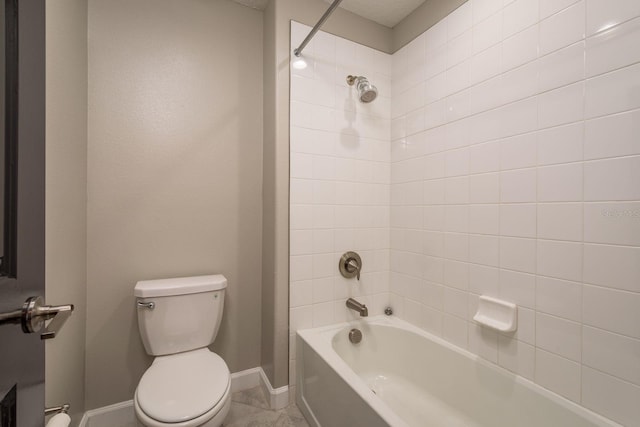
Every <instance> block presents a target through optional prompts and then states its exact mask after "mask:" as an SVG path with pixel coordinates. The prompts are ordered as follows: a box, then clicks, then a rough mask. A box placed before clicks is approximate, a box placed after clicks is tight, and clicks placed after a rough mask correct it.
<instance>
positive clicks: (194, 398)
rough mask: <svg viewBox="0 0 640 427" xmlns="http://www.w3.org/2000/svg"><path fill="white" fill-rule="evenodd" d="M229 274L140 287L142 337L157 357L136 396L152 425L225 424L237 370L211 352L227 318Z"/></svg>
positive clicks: (190, 426)
mask: <svg viewBox="0 0 640 427" xmlns="http://www.w3.org/2000/svg"><path fill="white" fill-rule="evenodd" d="M226 284H227V281H226V279H225V278H224V276H221V275H211V276H198V277H188V278H178V279H163V280H147V281H143V282H138V283H137V284H136V287H135V292H134V293H135V296H136V297H137V298H136V307H137V310H138V326H139V329H140V335H141V338H142V341H143V343H144V346H145V350H146V351H147V353H148V354H150V355H153V356H156V358H155V359H154V360H153V363H152V364H151V366H150V367H149V368H148V369H147V371H146V372H145V373H144V374H143V375H142V378H141V379H140V382H139V383H138V387H137V388H136V392H135V397H134V408H135V413H136V416H137V418H138V420H139V421H140V422H141V423H142V424H143V425H144V426H147V427H165V426H172V427H219V426H220V425H222V422H223V421H224V418H225V417H226V416H227V414H228V412H229V408H230V406H231V374H230V373H229V368H228V367H227V364H226V363H225V362H224V360H223V359H222V358H221V357H220V356H218V355H217V354H215V353H213V352H212V351H210V350H209V349H208V348H207V346H208V345H209V344H211V343H212V342H213V341H214V339H215V337H216V334H217V332H218V328H219V326H220V321H221V319H222V308H223V303H224V290H225V288H226Z"/></svg>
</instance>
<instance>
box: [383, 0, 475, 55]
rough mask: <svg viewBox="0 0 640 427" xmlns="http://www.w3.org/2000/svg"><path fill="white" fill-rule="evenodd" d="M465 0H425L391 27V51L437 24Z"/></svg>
mask: <svg viewBox="0 0 640 427" xmlns="http://www.w3.org/2000/svg"><path fill="white" fill-rule="evenodd" d="M466 1H467V0H427V1H425V2H424V3H422V5H420V6H419V7H418V8H417V9H416V10H414V11H413V12H411V14H410V15H409V16H407V17H406V18H404V19H403V20H402V21H400V22H399V23H398V24H396V26H395V27H393V43H392V52H396V51H397V50H399V49H400V48H401V47H403V46H404V45H406V44H408V43H409V42H410V41H411V40H413V39H415V38H416V37H418V36H419V35H420V34H422V33H424V32H425V31H426V30H428V29H429V28H431V27H432V26H433V25H435V24H437V23H438V22H439V21H440V20H442V19H443V18H444V17H445V16H447V15H448V14H450V13H451V12H453V11H454V10H456V9H457V8H458V7H459V6H460V5H462V4H464V3H466Z"/></svg>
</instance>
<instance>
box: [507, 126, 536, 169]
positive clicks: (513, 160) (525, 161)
mask: <svg viewBox="0 0 640 427" xmlns="http://www.w3.org/2000/svg"><path fill="white" fill-rule="evenodd" d="M536 145H537V138H536V134H535V133H528V134H525V135H518V136H514V137H511V138H506V139H503V140H502V141H501V143H500V169H501V170H508V169H522V168H529V167H533V166H535V165H536V152H537V147H536Z"/></svg>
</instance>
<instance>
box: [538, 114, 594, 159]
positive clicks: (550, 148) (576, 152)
mask: <svg viewBox="0 0 640 427" xmlns="http://www.w3.org/2000/svg"><path fill="white" fill-rule="evenodd" d="M537 136H538V154H537V158H538V165H542V166H544V165H553V164H559V163H570V162H576V161H580V160H582V157H583V154H582V153H583V142H582V141H583V138H584V125H583V124H582V123H574V124H570V125H565V126H558V127H554V128H550V129H545V130H542V131H539V132H538V134H537ZM585 151H586V148H585Z"/></svg>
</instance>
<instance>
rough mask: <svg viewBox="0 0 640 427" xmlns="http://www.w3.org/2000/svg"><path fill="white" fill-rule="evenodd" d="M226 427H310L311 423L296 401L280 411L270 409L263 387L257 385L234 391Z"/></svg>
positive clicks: (225, 423)
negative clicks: (303, 414)
mask: <svg viewBox="0 0 640 427" xmlns="http://www.w3.org/2000/svg"><path fill="white" fill-rule="evenodd" d="M224 427H309V424H307V422H306V420H305V419H304V417H303V416H302V414H301V413H300V410H298V407H297V406H296V405H295V404H294V403H292V404H291V405H289V406H288V407H286V408H284V409H280V410H279V411H272V410H271V409H269V404H268V403H267V399H266V397H265V395H264V393H263V392H262V388H260V387H256V388H252V389H249V390H244V391H239V392H237V393H233V395H232V396H231V410H230V411H229V415H228V416H227V418H226V420H225V421H224Z"/></svg>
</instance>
